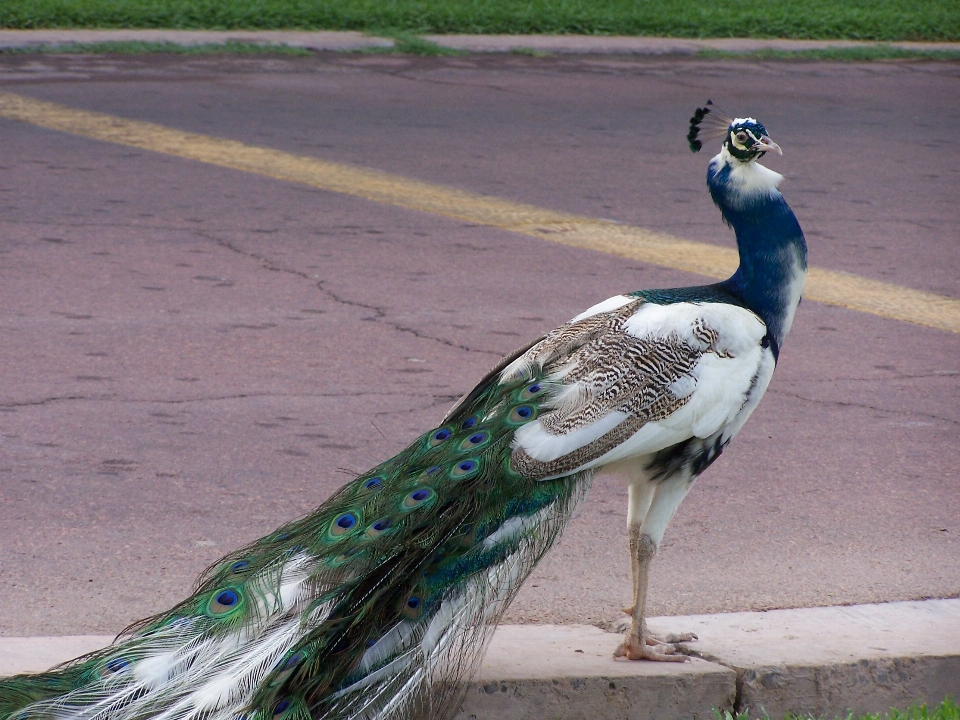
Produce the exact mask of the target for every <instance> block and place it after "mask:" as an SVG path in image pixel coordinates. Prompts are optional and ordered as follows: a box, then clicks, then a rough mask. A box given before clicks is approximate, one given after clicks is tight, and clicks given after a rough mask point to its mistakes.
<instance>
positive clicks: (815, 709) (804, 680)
mask: <svg viewBox="0 0 960 720" xmlns="http://www.w3.org/2000/svg"><path fill="white" fill-rule="evenodd" d="M650 626H651V629H653V630H654V631H655V632H660V633H667V632H675V631H684V632H687V631H693V632H695V633H696V634H697V635H698V636H699V637H700V640H699V641H697V642H693V643H689V644H688V645H689V648H690V653H691V654H692V655H695V656H696V657H694V658H692V659H691V661H690V662H687V663H683V664H679V663H678V664H674V663H647V662H637V663H633V662H626V661H615V660H614V659H613V658H612V654H613V650H614V648H615V647H616V646H617V644H618V642H619V641H620V636H619V635H617V634H614V633H607V632H603V631H602V630H600V629H598V628H596V627H593V626H592V625H506V626H502V627H500V628H498V630H497V632H496V635H495V636H494V639H493V642H492V643H491V645H490V649H489V651H488V652H487V655H486V657H485V658H484V661H483V665H482V666H481V668H480V672H479V674H478V676H477V677H476V678H474V680H473V682H472V683H471V686H470V689H469V690H468V693H467V698H466V700H465V702H464V705H463V709H462V711H461V713H460V714H459V715H458V719H459V720H487V719H489V720H494V719H496V720H528V719H529V720H533V718H544V717H563V718H565V719H566V720H579V719H580V718H583V719H584V720H586V719H587V718H590V719H591V720H602V719H606V718H609V719H610V720H614V719H620V718H623V719H626V718H631V720H638V719H640V718H643V719H646V718H650V719H651V720H652V719H653V718H657V720H673V719H676V720H691V719H693V718H710V717H713V713H712V710H713V708H718V709H721V710H736V711H743V710H745V709H747V708H749V709H750V710H752V711H756V712H757V713H760V712H764V711H765V712H766V713H768V714H769V715H770V717H774V718H775V717H782V716H783V715H784V714H785V713H787V712H793V713H809V714H811V715H814V716H818V717H827V718H831V717H835V716H843V715H845V714H846V713H847V712H848V711H853V712H855V713H865V712H881V711H886V710H888V709H890V708H892V707H899V708H903V707H906V706H908V705H910V704H912V703H915V702H925V703H928V704H936V703H938V702H940V701H941V700H942V699H943V698H944V697H945V696H947V695H954V696H956V695H960V600H957V599H954V600H926V601H917V602H900V603H886V604H880V605H852V606H846V607H826V608H809V609H800V610H772V611H769V612H765V613H759V612H753V613H727V614H720V615H688V616H678V617H663V618H653V619H651V620H650ZM110 640H111V638H110V637H108V636H95V635H88V636H79V637H50V638H0V674H12V673H17V672H28V671H39V670H43V669H45V668H46V667H47V666H49V665H51V664H54V663H57V662H62V661H64V660H67V659H69V658H71V657H74V656H76V655H78V654H81V653H84V652H89V651H91V650H95V649H97V648H100V647H103V646H105V645H107V644H109V642H110Z"/></svg>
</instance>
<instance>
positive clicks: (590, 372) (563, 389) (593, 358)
mask: <svg viewBox="0 0 960 720" xmlns="http://www.w3.org/2000/svg"><path fill="white" fill-rule="evenodd" d="M645 304H646V303H645V302H644V300H642V299H637V300H634V301H631V302H629V303H626V304H624V305H623V306H621V307H619V308H616V309H613V310H611V311H606V312H600V313H597V314H593V315H589V316H587V317H584V318H583V319H579V320H577V319H575V320H574V321H571V322H569V323H567V324H565V325H562V326H561V327H559V328H557V329H556V330H554V331H553V332H551V333H549V334H548V335H546V336H545V337H544V338H543V339H542V340H541V341H540V342H538V343H536V344H535V345H533V346H532V347H530V349H529V350H527V351H526V352H525V353H523V354H522V355H519V356H518V357H517V358H516V359H515V360H514V361H513V362H512V363H511V364H510V365H508V366H506V367H505V369H504V370H503V372H502V375H501V378H502V379H501V381H502V382H515V381H516V380H517V379H518V378H523V377H531V376H532V375H533V374H539V373H540V372H542V374H543V377H545V378H546V381H547V382H548V384H549V385H550V389H551V399H550V400H549V401H548V402H547V403H545V404H544V412H542V413H541V415H540V417H539V418H538V422H537V423H534V424H531V426H529V427H527V428H524V429H523V431H521V432H519V433H518V435H517V440H516V441H515V443H514V449H513V454H512V463H513V467H514V469H515V470H516V471H517V472H519V473H520V474H521V475H523V476H524V477H526V478H529V479H541V478H552V477H557V476H560V475H564V474H566V473H570V472H574V471H576V470H577V469H580V468H583V467H584V466H586V465H588V464H589V463H592V462H594V461H596V460H598V459H600V458H602V457H603V456H605V455H606V454H607V453H609V452H610V451H611V450H613V449H614V448H616V447H617V446H619V445H621V444H622V443H624V442H626V441H627V440H628V439H630V438H631V437H633V436H634V435H635V434H636V433H637V432H638V431H639V430H641V429H642V428H643V427H644V426H645V425H647V424H648V423H651V422H656V421H660V420H665V419H666V418H668V417H670V416H671V415H673V414H674V413H676V412H677V411H678V410H679V409H680V408H682V407H683V406H684V405H686V404H687V402H688V401H689V400H690V398H691V397H692V391H693V389H694V388H695V387H696V383H697V378H696V376H695V368H696V367H697V365H698V363H700V361H701V358H702V357H703V355H704V354H705V353H714V354H715V355H717V356H718V357H719V358H731V357H733V356H732V355H731V353H730V352H729V350H728V349H727V348H726V347H725V346H724V345H723V343H722V342H721V332H720V330H719V329H718V328H717V327H714V326H713V325H711V324H710V322H708V321H707V320H706V319H705V318H704V317H702V316H697V315H694V316H693V317H692V318H691V320H690V321H689V322H688V323H686V324H685V325H681V326H680V329H679V330H677V329H676V328H674V327H673V326H671V324H669V323H667V324H665V325H664V326H663V327H659V328H655V329H654V330H652V331H651V330H649V329H646V330H645V331H643V332H640V333H637V332H631V331H630V328H629V327H628V325H629V321H630V320H631V318H633V317H634V316H635V315H636V314H637V313H638V311H641V309H642V308H643V306H644V305H645ZM683 305H684V311H685V313H686V312H688V311H689V309H690V308H691V307H692V304H690V303H683ZM738 311H739V309H738ZM591 427H595V428H600V429H601V430H602V432H598V433H595V434H594V435H593V436H591V435H590V434H589V432H590V428H591ZM578 431H582V432H580V433H579V435H580V439H582V440H583V441H582V442H581V441H579V440H575V439H574V438H575V436H574V435H573V434H574V433H578ZM537 433H540V434H541V435H540V436H539V437H540V438H541V439H544V436H543V434H544V433H545V434H546V436H549V437H547V438H546V440H547V441H549V440H550V439H551V438H556V439H557V440H561V441H562V440H563V439H569V440H570V444H569V447H566V448H564V452H563V453H562V454H560V455H559V456H556V457H554V456H552V455H551V454H549V453H548V454H547V456H541V457H537V455H538V453H537V452H536V451H533V450H531V449H530V447H531V445H532V443H527V442H526V440H527V439H528V438H530V437H531V436H533V435H534V434H537ZM584 433H586V434H584ZM554 444H557V443H554Z"/></svg>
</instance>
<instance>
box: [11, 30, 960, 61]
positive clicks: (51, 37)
mask: <svg viewBox="0 0 960 720" xmlns="http://www.w3.org/2000/svg"><path fill="white" fill-rule="evenodd" d="M423 37H424V39H426V40H429V41H431V42H434V43H436V44H438V45H441V46H443V47H445V48H449V49H451V50H462V51H464V52H474V53H507V52H518V51H533V52H543V53H551V54H560V55H583V54H625V55H693V54H696V53H697V52H698V51H700V50H721V51H725V52H733V53H750V52H755V51H757V50H782V51H804V50H825V49H834V48H858V47H876V46H883V47H895V48H900V49H904V50H914V51H921V52H931V51H937V50H947V51H949V50H953V51H958V50H960V43H934V42H893V43H876V42H869V41H857V40H754V39H747V38H715V39H687V38H658V37H632V36H631V37H627V36H596V35H425V36H423ZM103 42H151V43H173V44H177V45H186V46H189V45H206V44H212V45H223V44H226V43H230V42H241V43H261V44H268V45H288V46H290V47H302V48H307V49H310V50H328V51H329V50H332V51H351V50H353V51H356V50H364V49H371V48H390V47H393V45H394V41H393V40H391V39H390V38H382V37H374V36H370V35H364V34H362V33H359V32H339V31H302V30H0V49H3V48H6V49H12V48H29V47H36V46H40V45H47V46H50V45H53V46H56V45H69V44H72V43H81V44H87V43H103Z"/></svg>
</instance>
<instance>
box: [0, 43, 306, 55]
mask: <svg viewBox="0 0 960 720" xmlns="http://www.w3.org/2000/svg"><path fill="white" fill-rule="evenodd" d="M33 53H52V54H60V53H83V54H89V55H106V54H120V55H144V54H146V53H174V54H176V55H222V54H231V55H235V54H254V55H313V52H312V51H311V50H307V49H306V48H299V47H290V46H289V45H269V44H265V43H244V42H227V43H222V44H214V43H204V44H200V45H177V44H176V43H169V42H137V41H118V42H98V43H69V44H65V45H29V46H26V47H15V48H0V55H30V54H33Z"/></svg>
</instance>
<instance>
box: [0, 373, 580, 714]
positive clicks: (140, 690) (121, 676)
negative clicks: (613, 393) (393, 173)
mask: <svg viewBox="0 0 960 720" xmlns="http://www.w3.org/2000/svg"><path fill="white" fill-rule="evenodd" d="M535 380H536V378H533V379H531V380H528V381H527V382H526V383H524V382H523V379H522V378H518V379H516V380H514V381H512V382H511V383H507V384H504V383H497V382H492V381H485V382H484V383H482V384H481V386H478V389H477V390H476V391H474V392H473V393H471V394H470V395H468V396H467V397H466V398H465V399H464V401H461V403H460V404H458V406H457V407H456V408H455V410H454V412H453V413H452V416H448V418H446V419H445V421H444V423H445V424H444V425H443V426H442V427H439V428H436V429H434V430H432V431H431V432H429V433H427V434H426V435H424V436H423V437H421V438H419V439H418V440H417V441H416V442H415V443H413V444H412V445H411V446H410V447H408V448H407V449H406V450H404V451H403V452H401V453H400V454H398V455H397V456H396V457H394V458H392V459H390V460H388V461H387V462H385V463H383V464H382V465H380V466H378V467H376V468H374V469H373V470H371V471H370V472H368V473H365V474H364V475H362V476H361V477H359V478H357V479H356V480H354V481H352V482H350V483H348V484H347V485H345V486H344V487H343V488H341V489H340V490H339V491H337V492H336V493H335V494H334V495H333V496H332V497H331V498H330V499H329V500H328V501H327V502H325V503H324V504H323V505H321V506H320V507H319V508H318V509H317V510H316V511H315V512H314V513H313V514H311V515H309V516H307V517H305V518H301V519H299V520H296V521H294V522H291V523H288V524H287V525H285V526H283V527H281V528H279V529H278V530H277V531H276V532H274V533H271V534H270V535H268V536H266V537H264V538H261V539H260V540H258V541H256V542H254V543H252V544H250V545H249V546H247V547H245V548H242V549H241V550H238V551H237V552H234V553H231V554H230V555H228V556H227V557H225V558H222V559H221V560H220V561H218V562H217V563H215V564H214V565H212V566H211V567H210V568H208V569H207V570H206V571H205V572H204V573H203V575H202V576H201V578H200V580H199V581H198V585H197V590H196V592H195V593H194V594H193V595H192V596H190V597H189V598H187V599H186V600H184V601H183V602H182V603H180V604H179V605H177V606H176V607H174V608H172V609H171V610H169V611H168V612H165V613H162V614H161V615H158V616H155V617H152V618H148V619H146V620H143V621H141V622H139V623H137V624H135V625H134V626H131V627H130V628H128V629H127V630H126V631H125V633H124V635H123V636H122V637H121V638H120V639H119V640H118V641H117V642H116V643H115V644H114V645H112V646H110V647H109V648H106V649H104V650H102V651H99V652H97V653H93V654H91V655H88V656H85V657H83V658H78V659H77V660H75V661H72V662H71V663H68V664H66V665H64V666H61V667H60V668H57V669H55V670H53V671H51V672H48V673H44V674H41V675H34V676H17V677H14V678H9V679H6V680H0V720H34V719H37V720H39V719H40V718H43V719H44V720H49V719H51V718H52V719H54V720H68V719H69V720H145V719H146V718H151V719H153V720H319V719H324V720H327V719H329V720H334V719H336V720H347V719H350V720H353V719H356V720H361V719H363V720H368V719H369V720H373V719H377V720H381V719H382V720H386V719H388V718H415V717H424V718H427V717H429V718H442V717H445V716H447V715H448V714H450V713H452V712H453V711H455V710H456V707H457V705H458V704H459V702H460V700H461V698H462V692H463V691H464V689H465V681H466V680H467V679H468V678H469V677H470V675H472V673H473V672H474V671H475V669H476V667H477V664H478V663H479V660H480V657H481V656H482V654H483V650H484V648H485V646H486V644H487V642H488V641H489V639H490V637H491V635H492V631H493V629H494V627H495V626H496V623H497V622H498V621H499V620H500V618H501V617H502V616H503V613H504V612H505V611H506V609H507V607H508V606H509V604H510V602H511V601H512V599H513V597H514V596H515V594H516V592H517V591H518V590H519V588H520V585H521V584H522V582H523V580H524V579H525V578H526V577H527V575H528V574H529V573H530V571H531V570H532V569H533V567H534V566H535V565H536V564H537V562H538V561H539V560H540V559H541V557H542V556H543V555H544V553H546V552H547V550H548V549H549V548H550V547H551V546H552V545H553V543H554V542H555V541H556V539H557V538H558V537H559V535H560V534H561V533H562V531H563V529H564V527H565V524H566V522H567V520H568V519H569V517H570V516H571V513H572V512H573V510H574V509H575V507H576V506H577V504H578V503H579V502H580V500H581V499H582V498H583V496H584V495H585V493H586V491H587V490H588V488H589V485H590V480H591V473H590V472H584V473H579V474H576V475H572V476H567V477H561V478H557V479H553V480H546V481H535V480H530V479H526V478H523V477H521V476H520V475H519V474H518V473H516V472H515V471H514V470H513V469H512V467H511V464H510V455H511V443H512V441H513V434H514V431H515V430H516V429H517V428H519V427H522V426H523V425H524V424H525V423H527V422H529V421H531V420H533V419H535V418H536V417H537V414H538V412H539V405H538V402H539V400H538V398H537V397H534V395H536V393H531V392H529V391H528V385H529V383H530V382H533V381H535Z"/></svg>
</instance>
